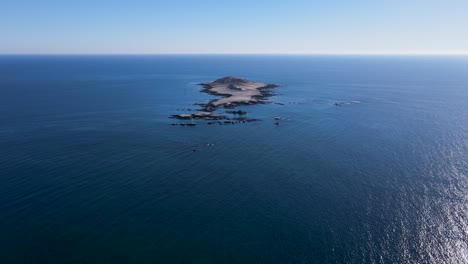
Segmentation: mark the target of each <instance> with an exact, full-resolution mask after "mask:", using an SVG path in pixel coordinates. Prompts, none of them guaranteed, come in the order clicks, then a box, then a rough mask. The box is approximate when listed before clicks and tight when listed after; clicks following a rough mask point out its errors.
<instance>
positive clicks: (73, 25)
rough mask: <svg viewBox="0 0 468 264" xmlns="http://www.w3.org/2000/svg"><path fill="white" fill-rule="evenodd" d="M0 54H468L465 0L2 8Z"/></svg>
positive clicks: (18, 0)
mask: <svg viewBox="0 0 468 264" xmlns="http://www.w3.org/2000/svg"><path fill="white" fill-rule="evenodd" d="M0 53H3V54H12V53H28V54H31V53H39V54H47V53H67V54H76V53H78V54H82V53H112V54H113V53H124V54H129V53H131V54H133V53H145V54H146V53H312V54H317V53H318V54H330V53H352V54H356V53H357V54H362V53H365V54H367V53H372V54H374V53H397V54H402V53H404V54H408V53H410V54H412V53H417V54H434V53H441V54H446V53H465V54H467V53H468V0H327V1H326V0H322V1H314V0H297V1H295V0H282V1H277V0H269V1H268V0H264V1H260V0H257V1H254V0H250V1H247V0H236V1H229V2H227V1H222V0H199V1H195V0H193V1H189V0H167V1H158V0H155V1H154V0H153V1H149V0H148V1H147V0H140V1H138V0H134V1H123V0H114V1H108V0H74V1H67V0H62V1H60V0H57V1H51V0H34V1H32V0H2V1H0Z"/></svg>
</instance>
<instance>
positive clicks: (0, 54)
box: [0, 52, 468, 56]
mask: <svg viewBox="0 0 468 264" xmlns="http://www.w3.org/2000/svg"><path fill="white" fill-rule="evenodd" d="M64 55H66V56H119V55H121V56H151V55H154V56H159V55H283V56H468V52H466V53H464V52H460V53H0V56H64Z"/></svg>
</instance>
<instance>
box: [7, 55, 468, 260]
mask: <svg viewBox="0 0 468 264" xmlns="http://www.w3.org/2000/svg"><path fill="white" fill-rule="evenodd" d="M224 76H240V77H245V78H248V79H251V80H255V81H261V82H268V83H277V84H280V85H281V87H278V88H275V93H276V95H275V96H273V97H271V98H269V101H271V102H272V103H271V104H264V105H254V106H241V107H239V108H238V109H242V110H245V111H247V112H249V114H248V116H249V117H252V118H258V119H261V120H262V121H259V122H251V123H245V124H243V123H240V124H234V125H207V124H206V122H205V121H196V122H197V126H195V127H182V126H171V123H174V122H177V121H176V120H173V119H169V118H168V117H169V116H170V115H172V114H180V113H185V112H190V111H191V110H195V109H196V108H197V106H194V105H193V104H194V103H200V102H202V103H203V102H208V101H209V100H211V99H213V98H215V97H214V96H212V95H208V94H205V93H201V92H200V90H201V87H200V86H198V85H197V84H198V83H201V82H207V81H212V80H215V79H217V78H221V77H224ZM351 101H359V102H360V103H359V104H351V105H343V106H336V105H335V103H336V102H351ZM187 109H191V110H187ZM221 112H222V110H221ZM274 117H284V118H286V120H282V121H280V124H279V125H275V124H274V123H275V122H276V121H275V120H274ZM0 262H1V263H5V264H9V263H60V264H65V263H468V57H466V56H465V57H463V56H458V57H457V56H300V55H290V56H286V55H152V56H149V55H148V56H146V55H139V56H130V55H128V56H124V55H121V56H117V55H116V56H113V55H106V56H104V55H102V56H101V55H90V56H81V55H76V56H71V55H70V56H68V55H57V56H46V55H44V56H27V55H24V56H14V55H12V56H0Z"/></svg>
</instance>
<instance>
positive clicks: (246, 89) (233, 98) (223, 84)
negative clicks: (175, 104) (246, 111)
mask: <svg viewBox="0 0 468 264" xmlns="http://www.w3.org/2000/svg"><path fill="white" fill-rule="evenodd" d="M200 85H201V86H203V88H204V89H203V90H202V92H206V93H209V94H212V95H221V96H223V97H224V98H221V99H216V100H212V101H211V102H210V103H208V107H212V108H217V107H228V108H232V107H236V106H237V105H241V104H244V105H245V104H247V105H248V104H258V103H261V102H263V99H265V98H266V97H268V96H271V95H272V94H271V91H270V88H275V87H278V85H277V84H271V83H262V82H255V81H250V80H247V79H244V78H238V77H224V78H221V79H218V80H216V81H214V82H208V83H200Z"/></svg>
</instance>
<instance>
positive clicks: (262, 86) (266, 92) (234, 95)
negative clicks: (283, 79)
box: [171, 77, 279, 122]
mask: <svg viewBox="0 0 468 264" xmlns="http://www.w3.org/2000/svg"><path fill="white" fill-rule="evenodd" d="M199 85H201V86H202V87H203V89H202V90H201V91H202V92H205V93H208V94H211V95H216V96H222V98H219V99H213V100H211V101H210V102H208V103H197V104H196V105H198V106H200V107H201V109H198V112H195V113H192V114H177V115H172V116H171V118H176V119H183V120H188V119H204V120H226V119H227V120H236V121H244V122H245V121H247V122H248V121H256V120H257V119H249V118H246V117H239V116H241V115H245V114H247V112H245V111H241V110H238V111H226V113H228V114H233V115H237V116H238V117H235V118H229V117H227V116H225V115H218V114H215V113H213V112H214V111H216V110H217V109H219V108H235V107H237V106H239V105H254V104H262V103H265V102H266V99H267V98H268V97H270V96H272V95H274V93H273V92H272V88H276V87H279V85H277V84H271V83H263V82H256V81H251V80H247V79H245V78H240V77H224V78H221V79H217V80H215V81H212V82H206V83H200V84H199Z"/></svg>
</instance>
